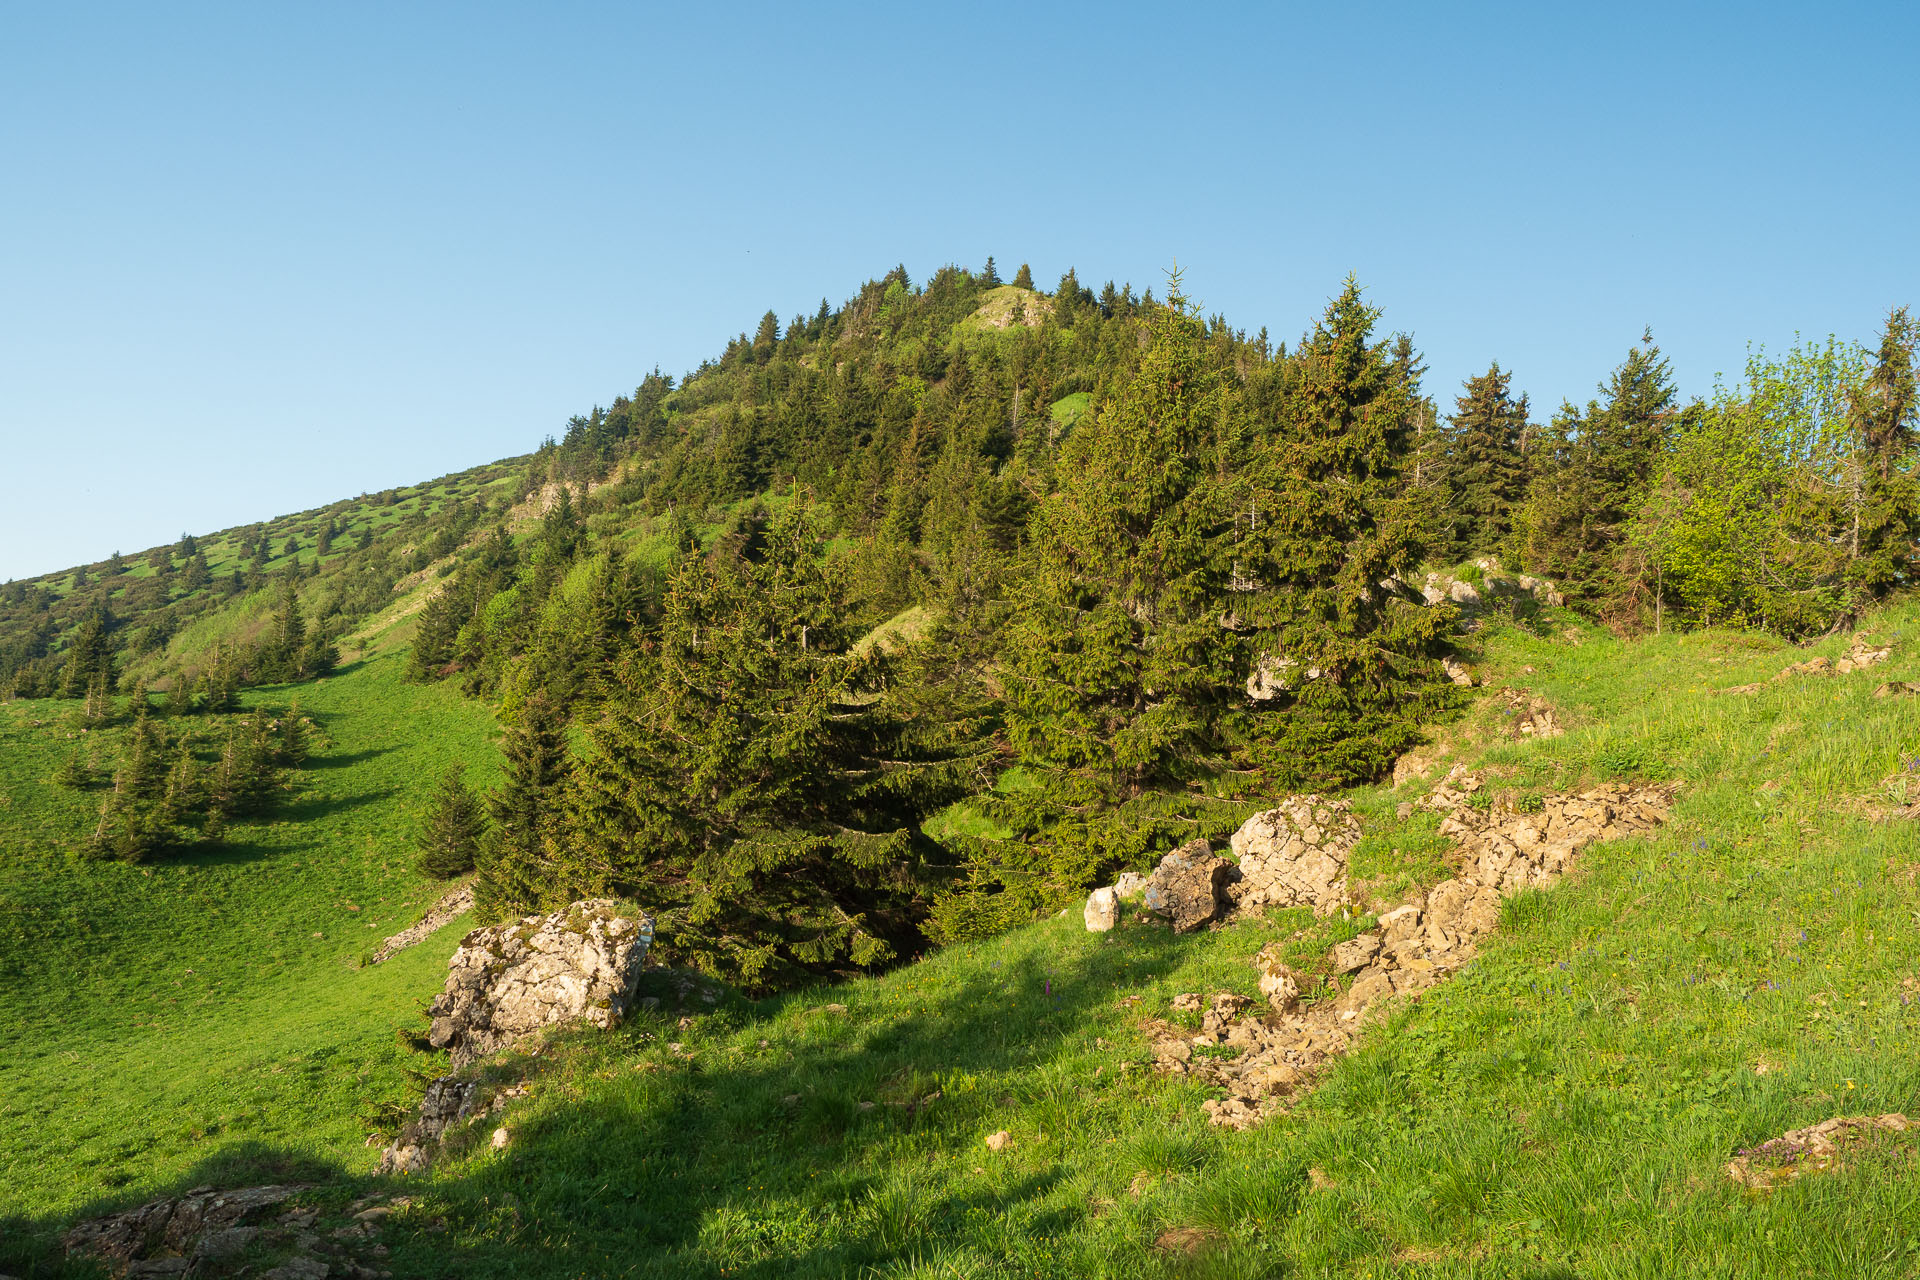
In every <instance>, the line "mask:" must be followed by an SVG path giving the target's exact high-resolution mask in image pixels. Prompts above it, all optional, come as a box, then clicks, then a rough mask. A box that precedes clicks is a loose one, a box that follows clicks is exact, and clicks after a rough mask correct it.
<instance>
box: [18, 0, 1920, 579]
mask: <svg viewBox="0 0 1920 1280" xmlns="http://www.w3.org/2000/svg"><path fill="white" fill-rule="evenodd" d="M1916 49H1920V6H1916V5H1913V4H1911V3H1884V4H1845V3H1829V4H1824V5H1819V6H1811V5H1792V6H1789V5H1784V4H1741V5H1724V6H1703V5H1689V4H1684V3H1672V2H1669V3H1663V4H1659V5H1633V4H1611V5H1564V4H1542V3H1538V2H1537V0H1535V2H1534V3H1528V4H1515V5H1505V6H1499V5H1468V4H1432V3H1426V4H1380V3H1375V4H1341V5H1329V4H1313V5H1244V6H1230V5H1194V4H1188V5H1177V6H1160V5H1154V6H1145V5H1142V6H1128V5H1123V4H1087V5H1076V6H1064V5H1062V6H1048V5H1044V4H1018V5H1005V6H995V5H942V6H927V5H894V6H884V7H882V6H878V5H876V6H871V7H862V8H850V7H845V8H843V7H837V6H832V5H822V4H807V5H798V4H788V5H783V6H779V7H772V6H762V5H756V4H742V3H735V4H729V5H712V6H696V5H686V4H679V5H672V6H659V7H646V6H640V5H606V6H574V5H565V4H555V3H542V4H539V5H533V4H528V5H523V6H516V7H507V6H497V5H463V6H451V5H449V6H446V7H431V6H428V5H423V4H422V5H416V4H406V5H393V4H380V5H355V4H344V3H330V4H324V5H323V4H305V5H296V4H247V5H232V6H222V5H193V4H179V5H153V4H138V5H126V6H107V5H89V4H81V3H76V4H55V5H27V4H22V3H7V4H0V175H3V176H0V481H3V483H0V579H5V578H8V577H24V576H27V575H30V574H35V573H40V572H45V571H50V570H55V569H60V568H64V567H66V566H69V565H72V564H74V563H77V562H81V561H93V560H98V559H101V558H104V557H105V556H106V555H108V554H109V553H110V552H112V551H114V550H115V549H116V548H117V549H120V550H123V551H126V552H128V553H129V554H131V553H132V552H134V551H136V550H139V549H142V548H145V547H147V546H150V545H152V544H154V543H156V542H162V541H168V540H171V539H172V538H174V537H177V536H178V535H179V533H180V532H181V531H182V530H183V529H184V530H191V531H193V532H196V533H199V532H206V531H208V530H211V529H216V528H222V527H225V526H228V525H232V524H237V523H243V522H246V521H250V520H254V519H261V518H265V517H269V516H273V515H276V514H280V513H283V512H287V511H294V510H299V509H302V508H306V507H312V506H317V505H320V504H323V503H325V502H329V501H332V500H333V499H335V498H340V497H346V496H350V495H353V494H355V493H359V492H361V491H363V490H374V489H380V488H383V487H385V486H388V485H392V484H399V483H406V482H410V481H415V480H421V479H426V478H428V477H431V476H435V475H439V474H442V473H444V472H447V471H452V470H458V469H460V468H463V467H467V466H470V465H473V464H475V463H480V462H486V461H491V460H493V459H495V458H499V457H503V456H507V455H510V454H514V453H520V452H524V451H526V450H528V449H530V448H532V447H533V446H534V445H536V444H537V443H538V442H539V440H540V438H541V437H542V436H543V435H545V434H547V433H549V432H557V431H558V430H560V429H562V428H563V426H564V423H565V421H566V419H567V418H568V416H569V415H571V414H573V413H575V412H580V411H584V410H586V409H588V408H590V407H591V406H592V405H593V404H595V403H605V402H607V401H609V400H611V399H612V397H613V396H614V395H616V394H618V393H620V392H622V391H626V390H630V389H631V388H632V387H633V386H634V385H635V383H636V382H638V381H639V379H640V377H641V376H642V375H643V374H644V373H645V372H646V371H647V370H649V369H651V368H652V367H653V366H654V365H655V364H656V363H657V364H659V365H660V366H661V367H662V368H664V369H666V370H667V371H669V372H672V373H676V374H678V373H681V372H684V371H686V370H687V369H689V368H692V367H693V366H695V365H697V364H698V363H699V361H700V360H701V359H702V358H703V357H705V356H708V355H711V354H716V353H717V352H718V350H719V349H720V347H721V346H722V344H723V343H724V342H725V340H726V337H727V335H729V334H731V333H736V332H738V331H740V330H741V329H744V328H750V327H751V326H752V325H753V324H754V322H755V321H756V319H757V318H758V317H759V315H760V314H761V313H762V312H763V311H765V310H766V309H767V308H768V307H772V308H774V309H775V310H776V311H778V312H779V314H780V315H781V316H782V317H787V316H790V315H792V314H793V313H795V312H797V311H811V310H812V309H813V308H814V307H816V306H817V305H818V304H819V301H820V299H821V297H822V296H825V297H827V298H830V299H832V300H833V301H834V302H835V303H836V304H838V303H839V302H840V301H841V300H842V299H844V298H846V297H847V296H848V295H849V294H851V293H852V292H853V290H854V289H855V287H856V286H857V285H858V283H859V282H860V281H862V280H865V279H867V278H869V277H872V276H876V275H879V274H881V273H883V272H885V271H886V270H887V269H888V268H890V267H892V266H893V265H894V264H895V263H896V262H902V263H905V264H906V267H907V269H908V270H909V271H910V272H911V273H912V274H913V276H914V278H915V279H916V280H919V279H924V278H925V277H926V275H927V274H928V273H929V272H931V271H932V270H933V269H934V268H936V267H938V266H940V265H941V264H942V263H945V262H958V263H961V264H963V265H968V266H977V265H979V264H980V263H981V262H983V261H984V260H985V258H986V257H987V255H988V254H993V255H995V257H996V258H997V259H998V261H999V263H1000V264H1001V266H1002V269H1003V270H1010V269H1011V268H1012V267H1014V266H1015V265H1017V264H1018V263H1020V262H1022V261H1026V262H1030V263H1032V265H1033V270H1034V276H1035V279H1036V280H1037V281H1039V282H1041V283H1042V284H1043V285H1050V284H1051V282H1052V281H1053V280H1055V279H1057V278H1058V276H1059V274H1060V272H1061V271H1062V270H1063V269H1064V268H1065V267H1067V266H1069V265H1072V266H1074V267H1076V268H1078V270H1079V272H1080V274H1081V277H1082V279H1083V280H1087V281H1090V282H1093V283H1095V284H1096V285H1097V284H1098V282H1100V281H1104V280H1107V279H1109V278H1111V279H1114V280H1116V281H1132V282H1133V283H1134V285H1135V286H1136V287H1145V286H1148V285H1152V286H1153V287H1155V288H1156V290H1158V289H1160V288H1163V287H1164V286H1163V285H1162V283H1161V280H1162V275H1163V272H1164V270H1165V268H1166V267H1167V266H1169V265H1170V264H1171V263H1173V262H1174V260H1175V259H1176V258H1177V259H1178V260H1179V262H1180V263H1181V265H1182V266H1184V267H1185V268H1186V269H1187V281H1188V286H1189V291H1190V292H1191V293H1193V294H1194V295H1195V296H1197V297H1198V298H1200V299H1201V300H1202V301H1203V302H1204V304H1205V305H1206V306H1207V308H1208V309H1209V310H1213V311H1219V312H1222V313H1224V314H1225V315H1226V316H1227V317H1228V318H1229V320H1231V321H1232V322H1233V323H1234V324H1235V325H1237V326H1240V327H1244V328H1246V329H1249V330H1253V329H1257V328H1259V327H1260V326H1262V325H1265V326H1267V327H1268V328H1269V329H1270V330H1271V331H1272V333H1273V334H1274V336H1275V337H1277V338H1288V339H1291V338H1293V337H1294V336H1296V335H1298V334H1299V332H1300V331H1301V330H1302V329H1303V328H1304V327H1305V326H1306V324H1307V322H1308V321H1309V320H1310V318H1311V317H1312V316H1313V314H1314V313H1315V312H1316V311H1317V310H1318V309H1319V308H1320V307H1321V306H1322V305H1323V304H1324V301H1325V299H1326V298H1327V297H1328V296H1329V295H1330V294H1331V293H1332V292H1333V291H1334V290H1335V289H1336V288H1337V287H1338V284H1339V281H1340V279H1341V277H1343V276H1344V275H1345V274H1346V273H1347V272H1348V271H1356V272H1358V273H1359V275H1360V277H1361V280H1362V281H1363V283H1364V284H1365V285H1366V286H1367V287H1368V289H1369V291H1370V294H1371V296H1372V298H1373V300H1374V301H1375V302H1376V303H1378V304H1379V305H1381V306H1382V307H1384V308H1385V310H1386V324H1387V325H1388V326H1389V327H1391V328H1394V329H1405V330H1408V331H1410V332H1411V333H1413V335H1414V337H1415V339H1416V341H1417V342H1418V344H1419V345H1420V346H1421V348H1422V349H1423V350H1424V351H1425V352H1426V354H1427V356H1428V359H1429V360H1430V362H1431V365H1432V371H1431V373H1430V374H1429V379H1428V385H1429V389H1430V390H1433V391H1434V392H1435V393H1436V394H1438V395H1439V396H1441V398H1442V400H1443V402H1444V403H1448V404H1450V403H1451V398H1452V396H1453V394H1454V392H1455V391H1456V390H1457V387H1458V384H1459V382H1460V380H1461V379H1462V378H1464V377H1465V376H1467V375H1468V374H1470V373H1473V372H1476V371H1478V370H1480V369H1483V368H1484V367H1485V366H1486V364H1487V362H1488V361H1489V360H1491V359H1495V358H1497V359H1499V360H1500V362H1501V363H1502V364H1503V365H1504V366H1506V367H1508V368H1510V369H1512V370H1513V371H1514V372H1515V374H1516V378H1517V382H1518V384H1519V385H1520V386H1521V387H1522V388H1524V389H1525V390H1527V391H1528V392H1530V393H1531V394H1532V396H1533V398H1534V403H1535V409H1536V413H1537V414H1539V415H1540V416H1545V415H1546V414H1547V413H1549V412H1550V411H1551V409H1552V408H1553V406H1554V405H1555V404H1557V403H1558V402H1559V400H1560V399H1561V398H1562V397H1565V396H1572V397H1575V398H1578V399H1582V400H1584V399H1585V398H1586V397H1587V396H1588V395H1590V394H1591V392H1592V389H1593V385H1594V383H1595V382H1596V381H1598V380H1599V379H1600V378H1601V377H1602V376H1604V375H1605V374H1606V372H1607V370H1608V369H1609V368H1610V367H1611V366H1612V365H1613V364H1614V363H1615V362H1617V360H1618V359H1619V358H1620V356H1621V355H1622V354H1623V353H1624V351H1625V349H1626V347H1627V346H1628V345H1629V343H1630V342H1631V341H1632V340H1633V339H1635V338H1637V337H1638V336H1639V334H1640V331H1641V329H1642V327H1643V326H1646V325H1649V324H1650V325H1652V326H1653V329H1654V332H1655V335H1656V337H1657V338H1658V339H1659V340H1660V341H1661V343H1662V344H1663V345H1664V346H1665V348H1666V349H1667V351H1668V353H1669V354H1670V355H1671V356H1672V358H1673V360H1674V365H1675V368H1676V371H1677V373H1678V374H1679V377H1680V379H1681V382H1682V385H1683V387H1684V388H1685V389H1686V390H1688V391H1704V390H1706V389H1707V388H1708V387H1710V385H1711V383H1712V380H1713V376H1714V374H1715V373H1716V372H1717V371H1721V370H1726V371H1729V372H1732V371H1735V370H1737V368H1738V367H1739V365H1740V364H1741V362H1742V360H1743V353H1744V350H1745V347H1746V344H1747V343H1748V342H1749V341H1757V342H1763V343H1766V344H1768V345H1772V346H1779V345H1781V344H1784V343H1787V342H1790V341H1791V340H1792V337H1793V335H1794V334H1795V332H1796V331H1798V332H1802V333H1805V334H1808V335H1815V334H1819V335H1824V334H1826V333H1829V332H1833V333H1838V334H1839V335H1841V336H1842V337H1849V338H1857V339H1863V340H1864V339H1868V338H1871V337H1872V335H1873V334H1874V333H1875V331H1876V330H1877V327H1878V324H1879V322H1880V320H1881V318H1882V316H1883V315H1884V314H1885V311H1886V309H1887V308H1888V307H1889V306H1890V305H1892V304H1895V303H1905V302H1912V303H1915V304H1916V305H1920V246H1917V244H1916V237H1915V229H1916V226H1920V219H1917V218H1916V214H1915V204H1916V200H1915V197H1916V195H1917V194H1920V176H1917V175H1920V163H1916V161H1920V155H1917V154H1916V153H1917V152H1920V143H1916V139H1917V138H1920V133H1917V132H1916V129H1915V119H1914V115H1915V112H1914V108H1915V105H1916V103H1917V102H1920V91H1916V88H1915V86H1916V83H1917V81H1916V73H1915V67H1914V55H1915V52H1916Z"/></svg>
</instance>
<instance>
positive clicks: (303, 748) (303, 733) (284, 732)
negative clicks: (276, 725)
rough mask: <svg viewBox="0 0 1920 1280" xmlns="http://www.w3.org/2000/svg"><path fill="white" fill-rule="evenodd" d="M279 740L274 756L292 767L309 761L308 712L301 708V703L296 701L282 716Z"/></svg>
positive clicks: (294, 767)
mask: <svg viewBox="0 0 1920 1280" xmlns="http://www.w3.org/2000/svg"><path fill="white" fill-rule="evenodd" d="M279 738H280V740H279V742H277V743H276V744H275V745H274V752H273V754H274V758H275V759H276V760H278V761H279V762H280V763H281V764H283V765H286V766H287V767H288V768H290V769H298V768H300V767H301V766H303V765H305V764H306V762H307V753H308V751H309V750H310V746H309V742H308V732H307V717H306V713H305V712H303V711H301V710H300V704H299V703H298V702H296V703H294V704H293V705H292V706H291V707H289V708H287V713H286V714H285V715H283V716H281V717H280V735H279Z"/></svg>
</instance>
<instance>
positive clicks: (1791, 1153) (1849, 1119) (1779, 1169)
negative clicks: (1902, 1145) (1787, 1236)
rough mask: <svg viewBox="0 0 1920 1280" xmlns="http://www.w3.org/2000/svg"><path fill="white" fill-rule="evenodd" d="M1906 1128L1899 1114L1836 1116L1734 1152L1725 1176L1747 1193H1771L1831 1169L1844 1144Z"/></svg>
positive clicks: (1901, 1131)
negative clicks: (1805, 1177) (1744, 1188)
mask: <svg viewBox="0 0 1920 1280" xmlns="http://www.w3.org/2000/svg"><path fill="white" fill-rule="evenodd" d="M1908 1128H1909V1125H1908V1123H1907V1118H1906V1116H1904V1115H1901V1114H1899V1113H1898V1112H1891V1113H1888V1114H1887V1115H1880V1116H1835V1117H1834V1118H1833V1119H1831V1120H1822V1121H1821V1122H1820V1123H1819V1124H1816V1125H1809V1126H1808V1127H1807V1128H1804V1129H1794V1130H1791V1131H1789V1132H1787V1133H1783V1134H1781V1135H1780V1136H1779V1137H1777V1138H1774V1139H1772V1140H1770V1141H1767V1142H1763V1143H1761V1144H1760V1145H1759V1146H1757V1147H1747V1148H1744V1149H1742V1150H1740V1151H1737V1152H1735V1153H1734V1157H1733V1159H1732V1160H1730V1161H1728V1162H1727V1176H1728V1177H1729V1178H1732V1179H1733V1180H1734V1181H1735V1182H1737V1183H1739V1184H1740V1185H1741V1186H1743V1187H1746V1188H1748V1189H1749V1190H1753V1191H1761V1192H1766V1191H1771V1190H1773V1189H1774V1188H1775V1187H1778V1186H1783V1185H1785V1184H1786V1183H1789V1182H1792V1181H1794V1180H1795V1179H1797V1178H1801V1177H1804V1176H1805V1175H1807V1174H1809V1173H1824V1172H1826V1171H1827V1170H1829V1169H1831V1168H1833V1166H1834V1164H1835V1162H1836V1161H1837V1160H1838V1159H1839V1155H1840V1149H1841V1147H1843V1146H1845V1145H1848V1144H1850V1143H1853V1142H1857V1141H1858V1140H1860V1139H1861V1138H1865V1137H1868V1136H1870V1135H1872V1134H1874V1133H1876V1132H1886V1133H1904V1132H1906V1130H1907V1129H1908Z"/></svg>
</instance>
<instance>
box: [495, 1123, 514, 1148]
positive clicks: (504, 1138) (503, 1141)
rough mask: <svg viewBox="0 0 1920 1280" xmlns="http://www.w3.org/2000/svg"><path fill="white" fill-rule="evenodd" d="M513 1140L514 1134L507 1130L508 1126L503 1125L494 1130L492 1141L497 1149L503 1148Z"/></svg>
mask: <svg viewBox="0 0 1920 1280" xmlns="http://www.w3.org/2000/svg"><path fill="white" fill-rule="evenodd" d="M512 1141H513V1135H512V1134H510V1133H508V1132H507V1126H505V1125H501V1126H500V1127H499V1128H498V1129H495V1130H494V1131H493V1138H492V1143H493V1149H494V1150H495V1151H500V1150H503V1149H504V1148H505V1147H506V1145H507V1144H508V1143H509V1142H512Z"/></svg>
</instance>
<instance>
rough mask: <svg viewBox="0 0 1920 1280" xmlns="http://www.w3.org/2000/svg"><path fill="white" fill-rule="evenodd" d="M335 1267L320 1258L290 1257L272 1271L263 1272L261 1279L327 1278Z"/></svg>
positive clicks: (300, 1279) (296, 1279)
mask: <svg viewBox="0 0 1920 1280" xmlns="http://www.w3.org/2000/svg"><path fill="white" fill-rule="evenodd" d="M332 1272H333V1268H332V1267H331V1266H330V1265H329V1264H327V1263H325V1262H322V1261H321V1260H320V1259H318V1258H288V1259H287V1260H286V1261H285V1262H283V1263H281V1264H280V1265H279V1266H277V1267H275V1268H274V1269H273V1270H271V1271H267V1272H263V1273H262V1274H261V1280H327V1277H328V1276H329V1275H331V1274H332Z"/></svg>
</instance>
